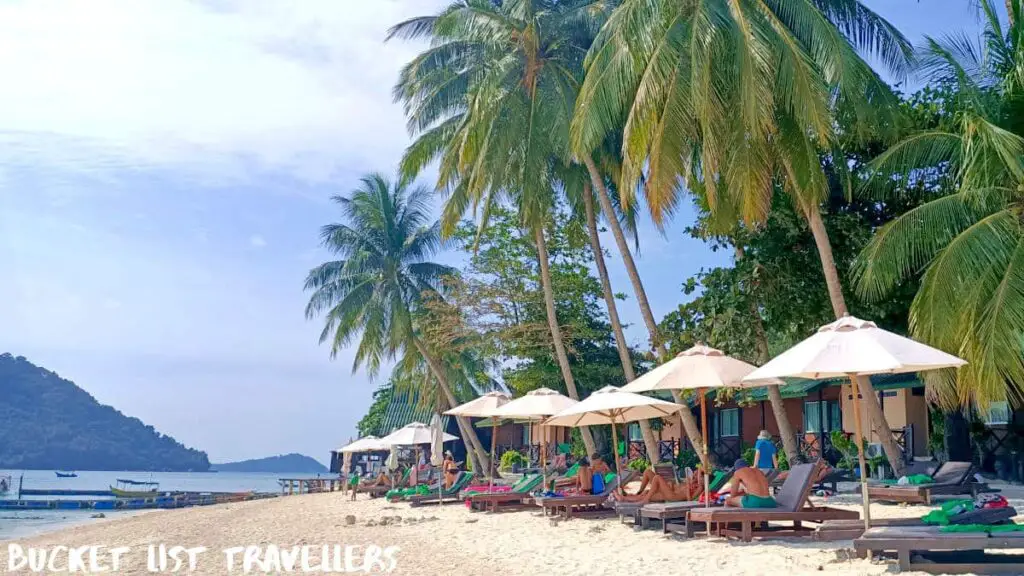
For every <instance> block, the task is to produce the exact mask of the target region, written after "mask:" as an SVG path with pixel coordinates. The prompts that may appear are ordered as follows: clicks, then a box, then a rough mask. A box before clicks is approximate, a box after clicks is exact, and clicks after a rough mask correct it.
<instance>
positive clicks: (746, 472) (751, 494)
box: [725, 458, 776, 508]
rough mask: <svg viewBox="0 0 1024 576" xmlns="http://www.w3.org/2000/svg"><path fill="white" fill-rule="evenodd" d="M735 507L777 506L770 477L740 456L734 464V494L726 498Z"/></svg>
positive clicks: (727, 503)
mask: <svg viewBox="0 0 1024 576" xmlns="http://www.w3.org/2000/svg"><path fill="white" fill-rule="evenodd" d="M725 505H726V506H732V507H733V508H775V506H776V504H775V499H774V498H772V495H771V488H770V486H769V485H768V478H767V477H766V476H765V475H764V472H761V471H760V470H758V469H757V468H751V467H750V466H749V465H747V461H746V460H744V459H743V458H740V459H739V460H737V461H736V463H735V464H733V473H732V495H731V496H729V497H728V498H726V499H725Z"/></svg>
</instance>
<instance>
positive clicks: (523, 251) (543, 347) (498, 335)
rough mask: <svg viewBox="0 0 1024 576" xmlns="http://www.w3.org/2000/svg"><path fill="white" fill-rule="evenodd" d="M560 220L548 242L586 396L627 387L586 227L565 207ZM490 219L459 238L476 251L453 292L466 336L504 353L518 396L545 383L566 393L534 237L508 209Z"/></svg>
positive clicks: (565, 328) (466, 227)
mask: <svg viewBox="0 0 1024 576" xmlns="http://www.w3.org/2000/svg"><path fill="white" fill-rule="evenodd" d="M552 218H553V221H552V225H551V226H549V228H548V229H549V232H548V235H547V237H548V242H547V244H548V253H549V257H550V264H551V281H552V286H553V289H554V294H555V309H556V313H557V316H558V319H559V324H560V327H561V330H562V335H563V339H564V342H563V343H564V344H565V347H566V349H567V352H568V356H569V363H570V367H571V368H572V371H573V374H574V376H575V378H576V385H577V388H578V389H579V393H580V394H581V396H586V395H588V394H589V393H590V392H593V391H594V390H597V389H599V388H602V387H604V386H607V385H616V386H621V385H622V384H625V377H624V375H623V371H622V366H621V365H620V363H619V356H618V351H617V349H616V347H615V341H614V336H613V333H612V330H611V325H610V324H609V323H608V321H607V316H606V314H605V310H604V306H603V301H602V295H601V286H600V284H599V282H598V280H597V279H596V278H594V277H593V276H592V275H591V272H590V266H591V264H592V254H591V252H590V249H589V244H588V241H587V237H586V235H585V232H584V231H583V230H582V229H581V228H580V227H579V226H577V225H575V224H574V223H573V222H572V221H571V220H570V218H569V215H568V214H567V213H565V212H564V211H562V210H559V211H558V212H555V213H554V214H553V216H552ZM489 222H490V224H489V225H488V227H487V228H485V229H483V230H478V229H477V227H476V226H475V225H473V224H472V223H468V222H467V223H463V225H461V226H460V227H459V228H458V229H457V230H456V232H455V234H454V236H453V242H454V244H455V246H457V247H458V248H460V249H462V250H464V251H465V252H466V253H467V254H469V262H468V265H467V266H466V267H465V268H464V269H463V271H462V274H461V275H460V278H459V280H458V281H457V283H455V284H454V285H453V286H452V287H451V290H450V291H449V293H450V301H451V302H452V303H453V305H454V306H455V307H456V308H457V314H458V317H459V321H458V322H457V324H458V325H459V326H460V330H462V331H464V334H466V335H464V336H463V337H462V341H465V342H471V345H472V346H474V347H477V348H478V349H479V350H481V351H482V353H483V354H485V355H487V356H489V357H492V358H500V359H501V360H502V361H501V362H500V367H499V368H498V370H499V371H500V374H501V380H502V381H503V382H504V383H505V385H507V386H508V387H509V388H510V389H512V390H513V391H514V392H515V393H516V394H524V393H526V392H529V391H530V390H535V389H537V388H540V387H547V388H552V389H555V390H563V391H564V390H565V388H564V384H563V382H562V375H561V372H560V370H559V367H558V364H557V362H556V360H555V358H554V356H553V354H552V342H551V332H550V330H549V329H548V326H547V315H546V311H545V307H544V301H543V293H542V289H541V284H540V270H539V263H538V259H537V252H536V249H535V247H534V245H533V240H532V238H531V237H530V235H529V234H528V233H527V232H525V231H524V230H522V228H520V226H519V224H518V218H517V216H516V215H515V213H514V212H513V211H512V210H510V209H508V208H506V207H504V206H494V207H492V209H491V216H490V219H489ZM455 323H456V322H453V324H455ZM468 334H472V336H468ZM456 340H457V339H456V338H450V339H449V340H448V342H450V343H451V344H447V345H446V346H447V347H451V346H456V345H457V344H456V343H455V342H456ZM635 359H636V361H637V363H639V362H640V361H641V359H640V358H639V356H636V357H635Z"/></svg>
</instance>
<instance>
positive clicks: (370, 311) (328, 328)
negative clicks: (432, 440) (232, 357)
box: [305, 174, 489, 469]
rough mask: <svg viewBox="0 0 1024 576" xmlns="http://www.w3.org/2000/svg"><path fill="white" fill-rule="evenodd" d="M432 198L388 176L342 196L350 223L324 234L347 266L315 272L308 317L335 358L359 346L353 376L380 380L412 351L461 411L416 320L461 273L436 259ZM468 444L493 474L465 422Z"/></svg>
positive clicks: (330, 265)
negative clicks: (319, 324)
mask: <svg viewBox="0 0 1024 576" xmlns="http://www.w3.org/2000/svg"><path fill="white" fill-rule="evenodd" d="M430 197H431V193H430V191H428V190H427V189H426V188H423V187H417V188H409V187H408V186H407V185H406V184H404V183H401V182H399V183H392V182H390V181H388V180H387V178H385V177H384V176H382V175H380V174H370V175H368V176H364V177H363V178H362V179H361V180H360V186H359V187H358V188H356V189H355V190H353V191H352V193H351V194H350V195H349V196H347V197H342V196H335V197H334V198H333V200H334V202H335V203H337V204H338V206H339V207H340V208H341V212H342V215H343V216H344V217H345V220H346V221H347V222H346V223H334V224H327V225H326V226H324V227H323V228H322V229H321V231H320V237H321V241H322V243H323V246H324V247H325V248H326V249H328V250H329V251H330V252H331V253H332V254H334V255H337V256H338V257H339V258H340V259H338V260H332V261H329V262H325V263H323V264H321V265H319V266H317V267H316V268H313V269H312V270H310V272H309V275H308V276H307V277H306V285H305V289H306V290H307V291H311V292H312V295H311V296H310V299H309V303H308V304H307V305H306V317H307V318H309V319H313V318H317V317H320V316H322V317H323V318H324V328H323V331H322V332H321V333H320V342H321V343H325V342H330V345H331V357H332V358H334V357H335V356H337V354H338V351H340V350H341V349H343V348H347V347H348V346H349V345H351V344H354V343H356V342H357V341H358V346H357V347H356V351H355V358H354V361H353V365H352V370H353V372H354V371H356V370H358V369H359V368H360V367H364V368H366V370H367V372H368V373H369V375H370V377H371V378H373V377H375V376H376V375H377V373H378V372H379V371H380V368H381V365H382V364H383V363H385V362H390V361H392V360H394V359H395V358H396V357H397V356H399V355H401V354H404V353H406V352H407V351H409V350H410V349H412V350H415V351H416V352H417V353H418V354H419V355H420V356H421V357H422V358H423V360H424V361H425V362H426V363H427V365H428V366H429V368H430V371H431V373H433V376H434V378H435V379H436V380H437V385H438V387H439V389H440V390H441V393H442V394H443V396H444V399H445V400H446V401H447V404H448V405H449V406H451V407H455V406H457V405H458V401H457V399H456V396H455V394H454V393H453V390H452V387H451V385H450V383H449V379H448V374H447V370H446V368H445V367H444V366H443V363H442V361H441V360H440V358H438V357H437V356H436V355H435V354H433V353H432V352H431V351H430V350H429V349H428V347H427V346H426V344H425V343H424V342H423V340H422V338H420V337H419V335H418V334H417V330H416V322H415V321H414V314H415V313H416V311H417V310H418V308H419V306H420V304H421V302H422V299H423V297H424V296H425V295H430V294H436V293H438V292H439V291H440V290H442V288H443V286H442V279H443V278H444V277H445V276H448V275H451V274H453V273H454V270H453V269H451V268H449V267H447V266H443V265H441V264H437V263H434V262H431V261H430V260H429V259H430V258H431V257H432V256H433V255H434V254H435V253H436V252H437V250H438V249H439V248H440V246H441V237H440V226H439V224H438V223H437V222H434V223H431V222H430V216H429V215H430ZM459 426H460V428H461V430H462V434H463V439H464V440H465V441H466V443H467V446H468V447H469V448H470V449H471V450H472V451H474V452H476V457H477V460H478V461H479V462H480V464H481V465H483V466H484V468H482V469H488V462H489V460H488V459H487V455H486V454H485V453H484V450H483V445H482V444H481V443H480V440H479V438H477V435H476V431H475V430H474V429H473V427H472V425H470V424H469V422H468V421H466V420H465V419H462V420H461V421H460V422H459Z"/></svg>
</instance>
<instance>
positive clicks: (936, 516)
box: [921, 500, 974, 526]
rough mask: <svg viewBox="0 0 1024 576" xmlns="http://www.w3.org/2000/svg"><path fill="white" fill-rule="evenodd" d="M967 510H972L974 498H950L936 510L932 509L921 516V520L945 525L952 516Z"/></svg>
mask: <svg viewBox="0 0 1024 576" xmlns="http://www.w3.org/2000/svg"><path fill="white" fill-rule="evenodd" d="M968 510H974V500H952V501H950V502H944V503H943V504H942V506H941V507H940V508H939V509H938V510H932V511H931V512H929V513H927V514H925V515H924V516H922V517H921V521H922V522H924V523H925V524H932V525H936V526H946V525H948V524H949V523H950V519H952V517H953V516H956V515H958V514H963V513H964V512H966V511H968Z"/></svg>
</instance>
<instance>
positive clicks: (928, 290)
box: [857, 0, 1024, 408]
mask: <svg viewBox="0 0 1024 576" xmlns="http://www.w3.org/2000/svg"><path fill="white" fill-rule="evenodd" d="M980 6H981V8H982V14H983V16H984V29H983V32H982V35H981V41H980V42H976V41H974V40H972V39H971V38H969V37H967V36H964V35H952V36H948V37H945V38H941V39H937V38H931V37H927V38H926V40H925V43H924V45H923V46H921V48H920V49H919V58H918V62H919V64H920V69H921V71H922V72H923V73H924V75H925V77H926V78H927V80H928V83H929V84H930V85H933V86H938V87H945V92H946V105H947V106H949V107H950V108H951V109H952V114H949V115H947V117H949V118H950V120H949V121H948V122H946V123H944V124H943V125H939V126H936V127H935V128H934V129H931V130H926V131H922V132H919V133H915V134H911V135H909V136H908V137H906V138H905V139H903V140H901V141H900V142H898V143H897V144H895V145H893V146H892V147H891V148H890V149H889V150H887V151H886V152H884V153H883V154H882V155H881V156H879V157H878V158H877V159H875V160H874V162H873V163H872V167H873V168H875V170H876V173H875V176H876V177H875V178H873V179H872V180H870V181H868V184H867V185H868V186H869V187H870V188H871V189H874V190H881V191H889V190H891V189H892V188H893V187H892V184H893V183H894V182H895V183H897V184H899V183H906V182H908V181H914V180H921V179H931V178H945V179H948V180H949V181H950V182H951V184H952V185H949V186H946V189H948V190H950V193H949V194H948V195H946V196H943V197H941V198H938V199H936V200H933V201H931V202H928V203H926V204H923V205H921V206H919V207H918V208H916V209H914V210H911V211H909V212H907V213H906V214H904V215H903V216H901V217H899V218H897V219H896V220H894V221H893V222H891V223H889V224H888V225H886V226H885V227H884V228H882V229H881V230H879V231H878V233H877V234H876V236H875V237H874V239H873V240H872V241H871V243H870V244H869V245H868V246H867V247H866V248H865V250H864V252H863V254H862V255H861V257H860V262H859V264H860V265H859V267H858V272H859V282H858V285H857V288H858V290H859V292H860V293H861V294H862V295H863V296H865V297H866V298H873V299H877V298H882V297H884V296H885V295H886V294H888V293H889V291H891V290H892V289H893V288H895V287H896V286H897V285H898V284H900V282H901V281H903V280H905V279H906V278H908V277H912V276H914V275H916V274H918V273H920V272H921V271H922V270H923V271H924V275H923V277H922V279H921V285H920V288H919V290H918V293H917V296H916V297H915V299H914V302H913V304H912V306H911V309H910V328H911V331H912V333H913V335H914V336H915V337H917V338H920V339H921V340H923V341H925V342H928V343H929V344H932V345H934V346H936V347H939V348H942V349H945V350H948V351H950V352H953V353H956V354H958V355H959V356H961V357H963V358H964V359H966V360H967V361H968V364H967V366H966V367H964V368H962V369H960V370H958V371H957V373H955V374H952V373H947V374H944V375H938V376H937V377H935V378H934V379H931V378H932V377H930V379H931V382H932V383H934V384H936V386H933V387H932V389H933V390H934V391H937V392H938V396H939V398H940V399H941V400H943V403H944V404H945V405H946V406H948V407H950V408H952V407H954V406H957V407H959V406H967V405H972V404H973V405H975V406H979V407H985V406H987V405H988V404H989V403H990V402H993V401H1005V400H1010V401H1012V402H1013V403H1015V404H1018V405H1020V404H1022V403H1024V357H1022V355H1021V346H1022V340H1021V339H1022V335H1024V228H1022V225H1021V220H1020V217H1021V214H1022V212H1024V162H1022V158H1024V123H1022V119H1024V100H1022V98H1021V96H1022V89H1024V55H1022V53H1021V49H1022V48H1024V25H1022V24H1021V19H1020V18H1019V15H1020V13H1021V10H1022V2H1021V0H1011V1H1010V3H1009V7H1010V14H1011V15H1013V16H1015V17H1014V18H1013V19H1012V22H1013V23H1012V24H1011V25H1010V26H1009V27H1008V28H1007V29H1004V27H1003V25H1002V24H1001V23H1000V21H999V18H998V15H997V13H996V10H995V5H994V3H993V2H992V0H985V1H983V2H981V4H980ZM896 188H899V186H897V187H896Z"/></svg>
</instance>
